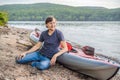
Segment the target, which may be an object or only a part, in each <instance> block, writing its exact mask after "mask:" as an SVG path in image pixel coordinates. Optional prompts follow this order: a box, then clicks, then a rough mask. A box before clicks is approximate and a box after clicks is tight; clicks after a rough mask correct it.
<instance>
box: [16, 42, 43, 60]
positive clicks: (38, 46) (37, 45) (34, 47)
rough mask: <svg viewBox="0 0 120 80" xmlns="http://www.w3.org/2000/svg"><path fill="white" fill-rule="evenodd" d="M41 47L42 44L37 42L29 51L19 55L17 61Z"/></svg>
mask: <svg viewBox="0 0 120 80" xmlns="http://www.w3.org/2000/svg"><path fill="white" fill-rule="evenodd" d="M41 45H42V42H38V43H37V44H36V45H35V46H33V47H32V48H31V49H29V50H28V51H25V52H24V53H22V54H20V55H19V56H18V59H21V58H22V57H24V56H25V55H26V54H29V53H31V52H34V51H36V50H38V49H39V48H40V47H41Z"/></svg>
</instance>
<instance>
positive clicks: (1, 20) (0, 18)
mask: <svg viewBox="0 0 120 80" xmlns="http://www.w3.org/2000/svg"><path fill="white" fill-rule="evenodd" d="M7 21H8V14H7V13H6V12H0V26H5V24H6V23H7Z"/></svg>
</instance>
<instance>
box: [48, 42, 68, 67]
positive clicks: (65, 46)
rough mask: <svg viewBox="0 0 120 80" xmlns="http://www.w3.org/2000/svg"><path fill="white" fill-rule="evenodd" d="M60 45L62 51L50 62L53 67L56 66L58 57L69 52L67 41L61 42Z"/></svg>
mask: <svg viewBox="0 0 120 80" xmlns="http://www.w3.org/2000/svg"><path fill="white" fill-rule="evenodd" d="M60 44H61V46H62V49H61V50H60V51H59V52H58V53H56V54H55V55H54V56H53V57H52V59H51V62H50V64H51V65H55V62H56V59H57V57H58V56H60V55H62V54H63V53H65V52H67V51H68V48H67V44H66V41H61V42H60Z"/></svg>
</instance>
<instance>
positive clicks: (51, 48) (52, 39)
mask: <svg viewBox="0 0 120 80" xmlns="http://www.w3.org/2000/svg"><path fill="white" fill-rule="evenodd" d="M64 40H65V38H64V36H63V34H62V32H61V31H59V30H57V29H56V30H55V31H54V32H53V34H52V35H48V30H46V31H43V32H42V33H41V36H40V39H39V41H40V42H44V44H43V46H42V48H41V49H40V53H41V54H42V55H44V56H46V57H48V58H52V56H53V55H54V54H55V53H57V52H58V51H59V45H60V41H64Z"/></svg>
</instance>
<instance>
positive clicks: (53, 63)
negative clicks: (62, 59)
mask: <svg viewBox="0 0 120 80" xmlns="http://www.w3.org/2000/svg"><path fill="white" fill-rule="evenodd" d="M56 59H57V56H56V55H54V56H53V57H52V59H51V61H50V65H51V66H53V65H55V63H56Z"/></svg>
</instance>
